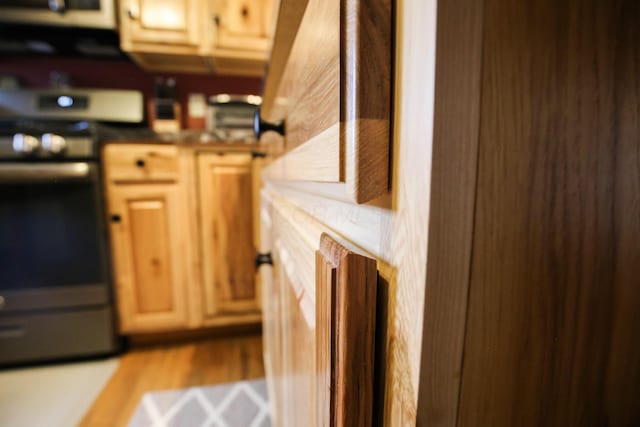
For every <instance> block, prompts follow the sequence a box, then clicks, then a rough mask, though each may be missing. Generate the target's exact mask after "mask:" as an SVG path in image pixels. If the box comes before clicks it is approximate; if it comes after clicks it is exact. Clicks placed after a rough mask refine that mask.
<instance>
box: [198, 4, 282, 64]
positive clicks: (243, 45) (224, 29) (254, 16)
mask: <svg viewBox="0 0 640 427" xmlns="http://www.w3.org/2000/svg"><path fill="white" fill-rule="evenodd" d="M209 7H210V14H211V22H212V24H213V26H212V32H211V41H210V43H211V46H210V48H211V52H212V58H213V63H214V67H215V69H216V70H217V71H218V72H219V73H222V74H235V73H237V72H238V71H240V70H244V73H245V74H250V75H256V76H262V75H263V74H264V64H265V61H266V59H267V53H268V49H269V34H270V26H271V20H272V12H273V1H272V0H209Z"/></svg>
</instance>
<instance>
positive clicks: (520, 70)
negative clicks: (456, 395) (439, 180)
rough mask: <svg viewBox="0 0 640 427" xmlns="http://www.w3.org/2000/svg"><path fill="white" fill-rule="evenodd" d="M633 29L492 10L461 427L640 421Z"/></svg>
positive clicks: (549, 8)
mask: <svg viewBox="0 0 640 427" xmlns="http://www.w3.org/2000/svg"><path fill="white" fill-rule="evenodd" d="M639 26H640V7H639V5H638V3H637V2H635V1H622V0H620V1H608V2H589V1H581V0H564V1H560V2H558V1H551V0H542V1H536V2H513V1H506V0H486V1H485V7H484V42H483V45H484V49H483V70H482V104H481V106H482V107H481V119H480V142H479V166H478V190H477V208H476V217H475V224H474V228H475V237H474V243H473V258H472V273H471V282H470V299H469V312H468V320H467V334H466V339H465V350H464V363H463V375H462V387H461V397H460V409H459V411H460V412H459V422H458V425H460V426H476V425H491V426H496V427H499V426H513V425H518V426H541V425H545V426H570V425H571V426H573V425H576V426H577V425H580V426H604V425H609V426H636V425H640V406H639V405H638V400H637V397H638V396H639V395H640V344H639V341H638V325H639V324H640V314H639V313H640V312H639V311H638V301H639V298H640V280H638V273H639V271H640V270H639V268H640V246H639V244H638V242H640V221H639V218H640V150H639V148H638V147H639V146H640V145H639V144H638V141H639V140H640V126H639V124H638V123H639V122H638V115H639V113H640V73H639V70H640V44H639V43H638V32H637V30H638V27H639Z"/></svg>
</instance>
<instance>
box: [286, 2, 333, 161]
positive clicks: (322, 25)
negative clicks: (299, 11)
mask: <svg viewBox="0 0 640 427" xmlns="http://www.w3.org/2000/svg"><path fill="white" fill-rule="evenodd" d="M339 28H340V0H329V1H327V0H309V2H308V5H307V8H306V10H305V13H304V16H303V18H302V22H301V24H300V28H299V30H298V33H297V35H296V39H295V41H294V43H293V47H292V49H291V53H290V56H289V60H288V62H287V66H286V68H285V70H284V74H283V76H282V81H281V83H280V88H279V91H278V94H277V96H278V97H280V98H283V99H285V100H286V117H282V118H280V120H282V119H283V118H284V119H285V120H286V136H285V141H286V142H285V143H286V149H287V151H289V150H292V149H294V148H295V147H298V146H300V145H302V144H304V143H306V142H307V141H308V140H309V139H311V138H312V137H314V136H316V135H318V134H320V133H321V132H323V131H325V130H326V129H328V128H330V127H331V126H334V125H336V124H337V123H339V122H340V30H339ZM310 52H313V55H310V54H309V53H310Z"/></svg>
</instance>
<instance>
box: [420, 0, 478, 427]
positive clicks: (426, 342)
mask: <svg viewBox="0 0 640 427" xmlns="http://www.w3.org/2000/svg"><path fill="white" fill-rule="evenodd" d="M437 18H438V29H437V47H436V52H437V54H436V83H435V106H434V130H433V134H434V135H433V166H432V169H431V188H432V191H431V201H430V217H429V246H428V249H427V276H426V289H425V306H424V320H423V338H422V361H421V365H420V389H419V394H418V419H417V424H418V425H421V426H450V427H454V426H456V424H457V411H458V396H459V389H460V376H461V369H462V352H463V345H464V334H465V321H466V315H467V295H468V285H469V274H470V268H469V264H470V262H471V246H472V244H473V220H474V208H475V205H474V203H475V190H476V166H477V152H478V137H479V136H478V130H479V121H480V118H479V117H480V81H481V65H482V63H481V52H482V2H478V1H475V0H456V1H446V2H440V3H439V4H438V17H437Z"/></svg>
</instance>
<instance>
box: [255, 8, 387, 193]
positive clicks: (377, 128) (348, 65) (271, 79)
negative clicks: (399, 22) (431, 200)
mask: <svg viewBox="0 0 640 427" xmlns="http://www.w3.org/2000/svg"><path fill="white" fill-rule="evenodd" d="M391 40H392V34H391V2H390V1H372V0H366V1H365V0H309V1H308V2H295V1H292V0H283V1H282V2H281V5H280V9H279V14H278V22H277V26H276V32H275V34H274V43H273V46H274V47H273V51H272V52H271V60H270V64H269V71H268V74H267V80H266V85H265V90H264V100H263V108H262V111H261V117H262V120H263V121H262V122H261V125H262V126H261V127H260V130H261V131H262V132H261V133H263V134H264V136H263V139H262V142H263V143H265V144H267V145H272V146H273V147H274V148H272V149H270V150H269V151H270V154H272V155H273V156H274V157H278V158H277V160H275V162H274V163H273V164H272V165H271V167H270V168H269V169H268V170H267V178H268V179H270V180H275V181H286V182H287V183H288V184H289V185H293V186H298V187H299V188H303V189H304V190H305V191H306V190H311V191H314V192H320V193H329V194H330V196H331V197H332V198H339V199H343V200H347V201H352V202H357V203H363V202H367V201H370V200H372V199H374V198H377V197H379V196H382V195H385V194H387V192H388V189H389V175H390V174H389V169H390V168H389V163H390V130H389V123H390V114H391V99H392V97H391V84H390V81H391V79H390V76H391ZM310 52H312V54H310ZM279 125H282V126H279ZM274 128H275V129H277V130H278V132H279V133H281V134H283V135H284V138H283V139H282V141H277V139H278V137H277V136H275V134H274V133H273V132H266V130H270V129H274ZM272 143H273V144H272Z"/></svg>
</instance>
